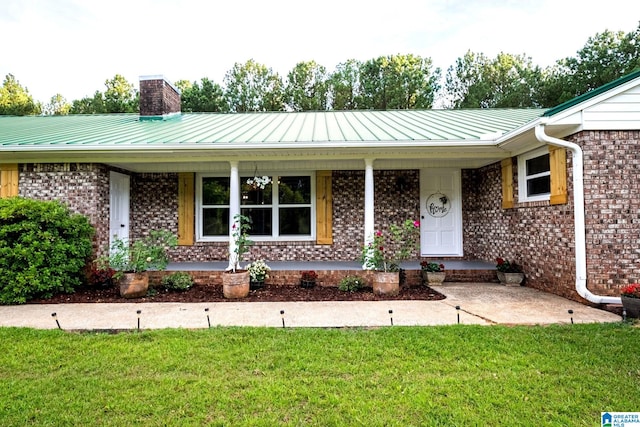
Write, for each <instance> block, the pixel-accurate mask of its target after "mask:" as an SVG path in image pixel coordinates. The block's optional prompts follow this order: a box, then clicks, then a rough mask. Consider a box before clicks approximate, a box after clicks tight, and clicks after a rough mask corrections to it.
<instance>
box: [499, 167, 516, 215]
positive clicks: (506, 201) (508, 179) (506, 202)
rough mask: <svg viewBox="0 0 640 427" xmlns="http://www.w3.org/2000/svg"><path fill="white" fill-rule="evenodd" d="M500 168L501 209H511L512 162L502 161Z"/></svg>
mask: <svg viewBox="0 0 640 427" xmlns="http://www.w3.org/2000/svg"><path fill="white" fill-rule="evenodd" d="M501 166H502V209H511V208H513V161H512V160H511V158H508V159H504V160H503V161H502V163H501Z"/></svg>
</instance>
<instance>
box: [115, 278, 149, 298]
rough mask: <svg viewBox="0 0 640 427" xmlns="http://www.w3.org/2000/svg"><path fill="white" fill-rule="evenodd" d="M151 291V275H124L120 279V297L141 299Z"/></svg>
mask: <svg viewBox="0 0 640 427" xmlns="http://www.w3.org/2000/svg"><path fill="white" fill-rule="evenodd" d="M148 290H149V273H147V272H143V273H124V275H123V276H122V278H121V279H120V296H122V297H123V298H140V297H143V296H145V295H147V291H148Z"/></svg>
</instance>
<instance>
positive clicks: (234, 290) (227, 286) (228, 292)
mask: <svg viewBox="0 0 640 427" xmlns="http://www.w3.org/2000/svg"><path fill="white" fill-rule="evenodd" d="M250 280H251V276H250V275H249V272H248V271H236V272H235V273H232V272H228V271H227V272H225V273H223V274H222V293H223V294H224V297H225V298H230V299H231V298H245V297H246V296H247V295H249V289H250V287H251V285H250Z"/></svg>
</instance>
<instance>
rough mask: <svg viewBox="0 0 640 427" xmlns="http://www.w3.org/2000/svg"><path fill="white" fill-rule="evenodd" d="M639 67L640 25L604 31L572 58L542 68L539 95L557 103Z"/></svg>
mask: <svg viewBox="0 0 640 427" xmlns="http://www.w3.org/2000/svg"><path fill="white" fill-rule="evenodd" d="M639 68H640V24H639V25H638V28H636V29H635V30H634V31H632V32H630V33H628V34H625V33H624V32H622V31H619V32H615V33H614V32H612V31H609V30H605V31H604V32H603V33H596V35H595V36H593V37H589V38H588V39H587V43H586V44H585V45H584V47H583V48H582V49H580V50H579V51H578V52H577V54H576V56H575V57H568V58H564V59H561V60H559V61H557V62H556V64H555V65H554V66H552V67H549V68H548V69H547V70H545V79H544V84H543V87H542V90H541V94H540V97H541V99H542V100H543V101H542V102H543V103H544V104H545V105H546V106H553V105H558V104H560V103H562V102H565V101H568V100H569V99H572V98H574V97H576V96H579V95H582V94H583V93H586V92H588V91H590V90H593V89H595V88H597V87H600V86H602V85H604V84H606V83H609V82H611V81H613V80H615V79H617V78H619V77H622V76H624V75H625V74H628V73H630V72H632V71H634V70H637V69H639Z"/></svg>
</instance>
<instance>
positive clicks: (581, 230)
mask: <svg viewBox="0 0 640 427" xmlns="http://www.w3.org/2000/svg"><path fill="white" fill-rule="evenodd" d="M543 120H544V119H543ZM545 125H546V121H543V122H541V123H540V124H538V125H536V130H535V132H536V138H537V139H538V141H540V142H544V143H545V144H550V145H555V146H558V147H563V148H567V149H568V150H569V151H571V154H572V162H573V217H574V228H575V231H574V234H575V243H576V291H577V292H578V294H580V296H581V297H583V298H585V299H586V300H588V301H591V302H593V303H597V304H621V300H620V298H619V297H610V296H604V295H595V294H593V293H592V292H591V291H589V289H587V243H586V237H585V220H584V182H583V179H584V163H583V156H582V149H581V148H580V146H579V145H578V144H575V143H573V142H568V141H564V140H562V139H558V138H554V137H552V136H549V135H547V134H546V133H545V131H544V127H545Z"/></svg>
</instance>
